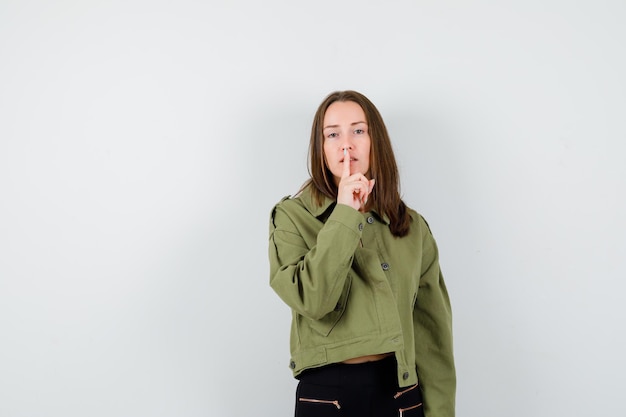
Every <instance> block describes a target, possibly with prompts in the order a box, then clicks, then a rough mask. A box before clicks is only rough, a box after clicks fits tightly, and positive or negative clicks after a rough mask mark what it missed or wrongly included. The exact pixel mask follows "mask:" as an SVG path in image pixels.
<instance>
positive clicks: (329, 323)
mask: <svg viewBox="0 0 626 417" xmlns="http://www.w3.org/2000/svg"><path fill="white" fill-rule="evenodd" d="M351 287H352V275H350V274H348V277H347V278H346V282H345V284H344V286H343V291H342V292H341V297H339V301H338V302H337V304H336V305H335V309H334V310H333V311H331V312H330V313H328V314H326V315H325V316H324V317H322V318H321V319H319V320H310V321H309V323H310V326H311V329H313V330H315V331H316V332H317V333H319V334H321V335H322V336H324V337H327V336H328V335H329V334H330V332H331V331H332V330H333V328H334V327H335V326H336V325H337V323H338V322H339V320H340V319H341V317H342V316H343V313H344V311H346V304H347V302H348V296H349V295H350V288H351Z"/></svg>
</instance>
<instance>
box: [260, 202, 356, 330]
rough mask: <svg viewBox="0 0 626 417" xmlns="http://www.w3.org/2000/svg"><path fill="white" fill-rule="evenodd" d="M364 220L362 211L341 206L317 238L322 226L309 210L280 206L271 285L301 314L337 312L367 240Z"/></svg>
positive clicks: (275, 214)
mask: <svg viewBox="0 0 626 417" xmlns="http://www.w3.org/2000/svg"><path fill="white" fill-rule="evenodd" d="M289 203H291V204H289ZM362 221H363V217H362V215H361V214H360V213H359V212H358V211H356V210H354V209H353V208H351V207H348V206H346V205H342V204H337V205H336V206H335V208H334V210H333V212H332V213H331V215H330V216H329V217H328V219H327V220H326V223H325V224H324V225H323V226H322V228H321V229H320V230H319V233H317V237H316V238H315V236H313V235H312V232H311V228H312V227H313V228H315V227H319V226H318V225H316V224H315V222H317V219H315V218H314V217H313V216H312V215H311V214H310V213H308V212H307V211H306V210H304V209H303V208H301V207H298V206H297V205H296V204H294V203H292V202H289V201H286V202H283V203H280V204H278V205H277V206H276V207H275V208H274V210H273V211H272V217H271V221H270V241H269V258H270V285H271V287H272V288H273V289H274V291H275V292H276V293H277V294H278V295H279V296H280V297H281V298H282V300H283V301H284V302H285V303H286V304H287V305H288V306H289V307H291V308H292V309H293V310H294V311H296V312H297V313H298V314H301V315H303V316H305V317H308V318H311V319H316V320H317V319H320V318H322V317H324V316H325V315H326V314H328V313H329V312H331V311H333V309H334V308H335V306H336V304H337V301H338V300H339V298H340V296H341V292H342V290H343V288H344V284H345V281H346V279H347V276H348V272H349V271H350V267H351V265H352V258H353V256H354V251H355V250H356V248H357V246H358V243H359V240H360V238H361V230H360V229H359V224H360V223H362ZM303 232H306V233H308V235H309V237H308V242H307V240H305V237H304V236H303Z"/></svg>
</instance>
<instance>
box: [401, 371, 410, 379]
mask: <svg viewBox="0 0 626 417" xmlns="http://www.w3.org/2000/svg"><path fill="white" fill-rule="evenodd" d="M402 379H404V380H405V381H406V380H407V379H409V373H408V372H405V373H403V374H402Z"/></svg>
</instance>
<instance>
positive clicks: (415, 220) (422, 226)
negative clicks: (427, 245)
mask: <svg viewBox="0 0 626 417" xmlns="http://www.w3.org/2000/svg"><path fill="white" fill-rule="evenodd" d="M407 212H408V213H409V216H410V217H411V221H412V224H411V226H417V228H418V230H419V231H420V232H421V234H422V235H424V233H428V234H431V235H432V231H431V230H430V225H429V224H428V222H427V221H426V219H425V218H424V216H423V215H422V214H420V213H418V212H417V211H416V210H414V209H412V208H410V207H408V206H407Z"/></svg>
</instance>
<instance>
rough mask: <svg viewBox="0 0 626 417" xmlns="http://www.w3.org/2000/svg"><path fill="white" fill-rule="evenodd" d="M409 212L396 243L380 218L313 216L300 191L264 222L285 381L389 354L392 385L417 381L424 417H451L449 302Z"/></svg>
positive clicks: (334, 212)
mask: <svg viewBox="0 0 626 417" xmlns="http://www.w3.org/2000/svg"><path fill="white" fill-rule="evenodd" d="M409 212H410V215H411V219H412V221H411V227H410V231H409V234H408V235H407V236H405V237H402V238H398V237H394V236H393V235H392V234H391V231H390V230H389V221H388V219H387V218H384V217H382V218H381V217H380V216H379V215H378V214H377V213H375V212H370V213H360V212H358V211H357V210H354V209H353V208H351V207H348V206H346V205H341V204H336V203H335V201H333V200H331V199H326V200H325V201H324V202H323V204H322V206H321V207H320V206H318V205H317V204H316V203H315V202H314V201H313V198H312V195H311V192H310V190H309V188H308V187H307V188H306V189H305V190H304V191H303V192H302V193H301V194H300V195H299V196H297V197H295V198H287V197H286V198H284V199H283V200H282V201H281V202H280V203H278V204H277V205H276V206H275V207H274V209H273V210H272V214H271V219H270V239H269V258H270V285H271V286H272V288H273V289H274V291H276V293H277V294H278V295H279V296H280V298H282V300H283V301H284V302H285V303H287V305H288V306H289V307H291V310H292V324H291V343H290V344H291V362H290V367H291V368H292V370H293V373H294V376H297V375H298V374H300V373H301V372H302V371H304V370H306V369H309V368H314V367H319V366H323V365H326V364H330V363H337V362H341V361H344V360H346V359H350V358H354V357H358V356H364V355H371V354H378V353H385V352H395V356H396V359H397V363H398V383H399V386H400V387H406V386H409V385H414V384H416V383H417V382H418V380H417V379H418V375H419V379H420V386H421V388H422V391H423V395H424V407H425V413H426V416H427V417H431V416H436V417H452V416H454V408H455V405H454V402H455V389H456V376H455V369H454V359H453V350H452V317H451V310H450V300H449V298H448V293H447V290H446V286H445V284H444V281H443V277H442V275H441V271H440V269H439V261H438V258H439V257H438V251H437V246H436V244H435V240H434V238H433V236H432V234H431V232H430V229H429V227H428V225H427V224H426V222H425V220H424V219H423V218H422V217H421V216H420V215H419V214H418V213H416V212H415V211H413V210H409ZM416 368H417V373H416Z"/></svg>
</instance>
